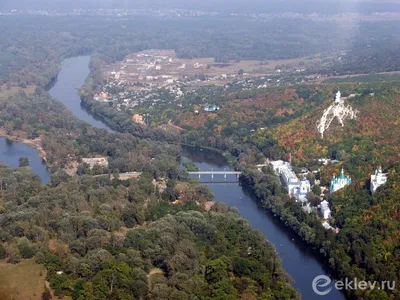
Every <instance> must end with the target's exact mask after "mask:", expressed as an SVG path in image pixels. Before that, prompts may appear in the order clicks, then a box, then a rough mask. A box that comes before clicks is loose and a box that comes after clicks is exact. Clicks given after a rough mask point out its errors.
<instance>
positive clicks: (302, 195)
mask: <svg viewBox="0 0 400 300" xmlns="http://www.w3.org/2000/svg"><path fill="white" fill-rule="evenodd" d="M309 192H311V183H310V181H309V180H308V179H306V178H302V179H301V180H300V183H299V186H298V188H297V189H296V191H295V193H294V196H295V197H296V199H297V200H299V201H301V202H306V201H307V194H308V193H309Z"/></svg>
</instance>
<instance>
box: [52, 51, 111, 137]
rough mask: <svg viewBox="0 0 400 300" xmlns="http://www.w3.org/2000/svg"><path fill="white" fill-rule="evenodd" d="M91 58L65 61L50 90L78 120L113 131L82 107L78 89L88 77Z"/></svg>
mask: <svg viewBox="0 0 400 300" xmlns="http://www.w3.org/2000/svg"><path fill="white" fill-rule="evenodd" d="M89 62H90V56H78V57H73V58H68V59H65V60H64V61H63V62H62V64H61V71H60V73H59V74H58V76H57V78H56V80H55V81H54V83H53V86H52V88H51V89H50V90H49V93H50V95H51V96H52V97H53V98H55V99H57V100H58V101H60V102H62V103H63V104H64V105H65V106H66V107H67V108H68V109H69V110H70V111H71V112H72V113H73V114H74V115H75V116H76V117H77V118H78V119H81V120H83V121H85V122H87V123H89V124H90V125H92V126H94V127H96V128H100V129H107V130H108V131H112V130H111V129H110V128H109V127H108V126H107V125H106V124H104V123H103V122H102V121H100V120H99V119H96V118H95V117H94V116H92V115H91V114H90V113H89V112H88V111H87V110H86V109H85V108H84V107H83V106H82V105H81V98H80V96H79V93H78V89H79V88H80V87H81V86H82V85H84V84H85V80H86V78H87V77H88V75H89V73H90V70H89Z"/></svg>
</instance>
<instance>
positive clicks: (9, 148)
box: [0, 137, 50, 184]
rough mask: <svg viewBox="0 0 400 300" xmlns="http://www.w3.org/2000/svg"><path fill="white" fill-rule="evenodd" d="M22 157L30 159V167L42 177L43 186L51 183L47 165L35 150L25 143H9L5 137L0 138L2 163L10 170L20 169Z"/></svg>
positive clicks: (0, 158)
mask: <svg viewBox="0 0 400 300" xmlns="http://www.w3.org/2000/svg"><path fill="white" fill-rule="evenodd" d="M21 157H27V158H28V159H29V166H30V167H31V168H32V171H33V172H34V173H35V174H37V175H39V176H40V178H41V179H42V183H43V184H46V183H48V182H49V181H50V173H49V171H48V170H47V167H46V164H45V163H44V162H43V160H42V158H41V157H40V155H39V152H38V151H37V150H36V149H35V148H32V147H31V146H28V145H26V144H23V143H19V142H12V141H8V140H7V139H6V138H4V137H2V138H0V162H3V163H5V164H6V165H7V166H9V167H10V168H18V167H19V159H20V158H21Z"/></svg>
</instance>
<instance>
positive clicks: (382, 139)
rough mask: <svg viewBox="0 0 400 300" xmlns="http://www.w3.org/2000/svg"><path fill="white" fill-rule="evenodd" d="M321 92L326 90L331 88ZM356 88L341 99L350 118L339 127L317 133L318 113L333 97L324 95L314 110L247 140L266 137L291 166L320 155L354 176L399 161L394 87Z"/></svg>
mask: <svg viewBox="0 0 400 300" xmlns="http://www.w3.org/2000/svg"><path fill="white" fill-rule="evenodd" d="M323 88H324V89H325V90H328V89H330V88H331V89H332V87H331V86H324V87H323ZM342 88H344V89H346V88H348V87H347V86H342ZM358 90H359V92H352V94H353V95H352V96H354V97H352V98H348V99H346V100H345V105H346V106H349V107H350V109H351V110H352V112H354V118H351V117H347V118H345V120H344V121H343V126H342V124H341V123H340V120H339V119H338V118H337V117H335V118H334V119H333V121H332V123H331V124H330V126H329V127H328V128H327V129H326V130H325V132H324V133H323V135H322V134H321V132H320V131H319V130H318V128H317V126H318V125H319V124H320V122H321V118H322V116H323V114H324V111H326V110H327V109H328V108H329V106H330V105H332V103H333V99H334V97H333V96H331V95H330V94H328V96H325V98H324V100H323V102H322V103H321V104H320V105H318V106H317V107H314V108H312V109H309V110H308V111H305V112H304V113H302V114H301V115H300V116H298V117H295V118H293V119H291V120H289V121H288V122H283V123H280V124H276V125H273V126H271V127H269V128H267V130H262V131H258V132H256V133H255V134H254V135H253V137H252V140H253V142H254V143H255V144H257V143H259V142H260V140H262V139H265V138H266V137H269V138H271V139H272V140H273V141H275V143H276V144H275V145H274V146H273V148H275V149H276V150H277V151H278V150H279V149H283V150H284V152H285V153H291V155H292V158H293V161H294V162H295V163H296V162H297V163H303V164H304V163H306V162H308V161H310V160H311V159H317V158H322V157H327V158H331V159H337V160H340V161H344V162H346V167H348V168H350V169H352V170H353V171H354V172H355V173H356V174H355V176H356V177H363V172H365V171H372V169H373V168H374V167H376V166H377V165H379V164H384V165H390V164H391V163H393V162H395V161H398V160H400V152H399V150H400V136H399V134H398V132H399V127H398V126H399V122H400V117H399V113H398V112H399V110H400V94H399V93H398V91H397V90H396V88H395V87H391V88H390V89H389V88H386V87H382V86H381V87H377V88H376V89H367V88H364V89H363V88H361V89H360V88H358ZM346 94H347V95H349V94H350V92H347V93H346ZM307 101H309V100H308V98H306V99H304V103H307ZM293 110H294V111H296V110H297V111H299V110H300V108H299V107H297V108H296V107H295V108H294V109H293ZM270 151H271V150H270Z"/></svg>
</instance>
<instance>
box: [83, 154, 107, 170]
mask: <svg viewBox="0 0 400 300" xmlns="http://www.w3.org/2000/svg"><path fill="white" fill-rule="evenodd" d="M82 162H83V163H85V164H88V165H89V167H90V169H92V168H93V167H94V166H102V167H108V159H107V158H105V157H97V158H82Z"/></svg>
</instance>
